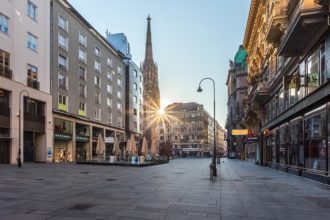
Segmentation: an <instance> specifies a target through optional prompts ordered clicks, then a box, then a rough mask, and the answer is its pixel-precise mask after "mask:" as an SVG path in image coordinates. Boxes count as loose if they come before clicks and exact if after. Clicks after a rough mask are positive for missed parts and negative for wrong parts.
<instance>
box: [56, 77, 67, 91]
mask: <svg viewBox="0 0 330 220" xmlns="http://www.w3.org/2000/svg"><path fill="white" fill-rule="evenodd" d="M58 87H59V88H61V89H67V80H66V76H64V75H62V74H58Z"/></svg>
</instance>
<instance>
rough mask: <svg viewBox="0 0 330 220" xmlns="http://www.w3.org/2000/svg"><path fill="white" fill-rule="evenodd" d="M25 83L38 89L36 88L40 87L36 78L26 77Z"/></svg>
mask: <svg viewBox="0 0 330 220" xmlns="http://www.w3.org/2000/svg"><path fill="white" fill-rule="evenodd" d="M27 85H28V86H29V87H32V88H34V89H38V90H39V87H40V83H39V82H38V81H37V80H34V79H31V78H28V79H27Z"/></svg>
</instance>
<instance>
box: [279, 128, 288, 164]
mask: <svg viewBox="0 0 330 220" xmlns="http://www.w3.org/2000/svg"><path fill="white" fill-rule="evenodd" d="M287 132H288V130H287V126H286V125H282V126H281V127H279V139H278V146H279V159H280V164H281V165H286V164H287V149H288V148H287Z"/></svg>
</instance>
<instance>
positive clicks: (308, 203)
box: [220, 160, 330, 220]
mask: <svg viewBox="0 0 330 220" xmlns="http://www.w3.org/2000/svg"><path fill="white" fill-rule="evenodd" d="M220 206H221V219H226V220H227V219H235V220H236V219H278V220H287V219H288V220H313V219H315V220H323V219H324V220H325V219H327V220H329V219H330V187H329V186H327V185H323V184H321V183H317V182H313V181H311V180H307V179H303V178H300V177H298V176H295V175H291V174H287V173H284V172H281V171H278V170H274V169H271V168H268V167H260V166H256V165H254V164H252V163H248V162H243V161H238V160H225V162H224V163H223V164H221V201H220Z"/></svg>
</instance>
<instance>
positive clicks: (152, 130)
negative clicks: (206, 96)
mask: <svg viewBox="0 0 330 220" xmlns="http://www.w3.org/2000/svg"><path fill="white" fill-rule="evenodd" d="M147 20H148V25H147V40H146V51H145V58H144V61H143V63H142V66H141V72H142V74H143V100H144V103H143V112H144V113H143V114H144V115H143V118H144V123H143V128H144V135H143V136H144V137H146V140H147V142H148V145H149V146H150V145H152V144H154V145H156V146H157V147H156V148H158V147H159V136H158V134H159V133H158V132H159V131H158V123H156V122H157V120H156V118H155V117H157V115H158V111H159V109H160V92H159V86H158V67H157V64H156V63H155V62H154V59H153V55H152V40H151V27H150V21H151V18H150V16H148V18H147ZM157 151H159V150H157Z"/></svg>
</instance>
